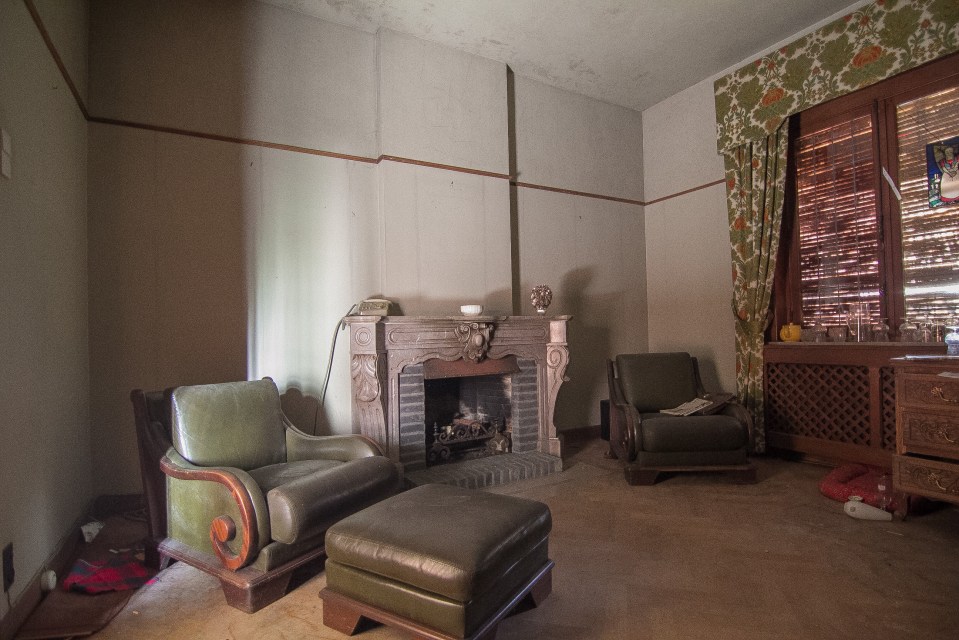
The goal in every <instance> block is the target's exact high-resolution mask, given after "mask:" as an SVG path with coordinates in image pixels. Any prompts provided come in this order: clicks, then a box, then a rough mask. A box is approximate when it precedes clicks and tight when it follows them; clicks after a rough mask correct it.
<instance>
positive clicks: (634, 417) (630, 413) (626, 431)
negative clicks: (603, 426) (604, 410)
mask: <svg viewBox="0 0 959 640" xmlns="http://www.w3.org/2000/svg"><path fill="white" fill-rule="evenodd" d="M606 372H607V379H608V383H609V448H610V450H611V451H612V454H613V456H614V457H616V458H619V459H620V460H623V461H624V462H632V461H633V460H635V459H636V452H637V451H640V450H641V449H642V446H643V434H642V430H641V429H640V423H641V422H642V417H641V416H640V415H639V412H638V411H636V407H634V406H633V405H631V404H630V403H629V402H627V401H626V398H625V397H624V396H623V391H622V388H620V386H619V377H618V376H617V374H616V363H615V362H614V361H612V360H607V362H606Z"/></svg>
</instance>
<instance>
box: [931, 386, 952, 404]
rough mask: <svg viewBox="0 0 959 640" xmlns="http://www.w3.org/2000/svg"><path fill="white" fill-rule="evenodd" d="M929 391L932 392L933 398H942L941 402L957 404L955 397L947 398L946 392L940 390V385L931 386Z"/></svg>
mask: <svg viewBox="0 0 959 640" xmlns="http://www.w3.org/2000/svg"><path fill="white" fill-rule="evenodd" d="M929 393H931V394H932V397H933V398H937V399H939V400H942V401H943V402H949V403H952V404H959V400H956V399H955V398H947V397H946V394H944V393H943V392H942V387H933V388H932V390H931V391H930V392H929Z"/></svg>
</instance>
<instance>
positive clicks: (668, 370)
mask: <svg viewBox="0 0 959 640" xmlns="http://www.w3.org/2000/svg"><path fill="white" fill-rule="evenodd" d="M607 374H608V380H609V398H610V402H609V404H610V416H609V430H610V435H609V443H610V454H611V456H612V457H615V458H619V459H620V460H622V461H623V463H624V465H625V474H626V481H627V482H628V483H629V484H631V485H637V484H643V485H651V484H654V483H655V482H656V479H657V477H658V476H659V474H660V473H662V472H666V471H725V472H729V473H731V474H732V475H734V476H735V477H736V479H737V480H738V481H740V482H755V481H756V469H755V467H753V466H752V465H751V464H750V463H749V460H748V454H749V447H750V444H751V442H752V417H751V416H750V415H749V412H748V411H747V410H746V409H745V407H743V406H742V405H740V404H738V403H736V402H731V401H727V402H725V403H721V404H719V405H717V406H716V408H715V412H713V413H710V415H689V416H671V415H667V414H663V413H660V411H661V410H663V409H671V408H674V407H677V406H679V405H681V404H683V403H685V402H688V401H690V400H693V399H695V398H703V397H707V396H708V395H709V394H707V393H706V391H705V390H704V389H703V385H702V381H701V380H700V376H699V366H698V363H697V362H696V359H695V358H693V357H691V356H690V355H689V354H688V353H682V352H678V353H630V354H620V355H618V356H616V357H615V359H613V360H609V361H608V362H607ZM717 395H718V394H717ZM713 397H714V398H715V397H716V396H713ZM706 411H707V412H708V411H709V410H708V409H707V410H706Z"/></svg>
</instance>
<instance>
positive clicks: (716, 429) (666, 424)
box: [641, 413, 746, 453]
mask: <svg viewBox="0 0 959 640" xmlns="http://www.w3.org/2000/svg"><path fill="white" fill-rule="evenodd" d="M641 429H642V432H643V450H644V451H650V452H658V453H666V452H678V451H733V450H736V449H742V448H743V447H745V446H746V430H745V429H744V428H743V426H742V424H740V422H739V420H737V419H736V418H733V417H732V416H726V415H711V416H668V415H663V414H661V413H646V414H643V415H642V422H641Z"/></svg>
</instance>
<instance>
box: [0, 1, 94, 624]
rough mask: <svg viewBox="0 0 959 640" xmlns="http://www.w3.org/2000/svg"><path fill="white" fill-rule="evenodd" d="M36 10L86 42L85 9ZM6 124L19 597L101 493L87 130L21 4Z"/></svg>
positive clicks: (5, 526) (4, 290)
mask: <svg viewBox="0 0 959 640" xmlns="http://www.w3.org/2000/svg"><path fill="white" fill-rule="evenodd" d="M38 4H39V9H40V10H41V11H42V13H43V14H44V15H45V16H48V17H49V19H50V21H51V24H54V25H56V27H55V33H56V35H57V36H58V37H62V38H68V37H72V36H76V37H77V38H79V40H78V41H74V40H72V39H63V40H61V42H62V43H63V45H64V50H65V51H68V52H75V51H77V50H82V49H83V48H84V47H85V44H84V41H83V34H85V33H86V24H85V21H86V11H85V7H84V5H83V4H82V3H79V4H78V5H77V6H74V7H71V8H65V7H63V6H62V4H61V3H55V2H42V3H38ZM77 7H79V8H77ZM61 10H62V11H61ZM65 57H66V58H67V59H68V62H69V63H72V62H73V61H75V60H77V59H78V58H77V57H76V56H74V55H73V54H72V53H71V54H68V55H67V56H65ZM80 58H82V56H81V57H80ZM74 69H76V70H77V71H78V73H80V74H82V73H83V71H82V65H81V66H78V67H74ZM78 79H79V82H78V84H80V85H81V86H83V85H85V78H83V77H82V75H81V76H78ZM0 127H2V128H3V129H4V130H5V131H7V132H8V133H9V135H10V138H11V140H12V150H13V154H12V160H13V162H12V177H11V178H4V177H0V301H2V302H0V378H2V380H3V384H2V385H0V406H2V407H3V413H2V417H0V547H2V546H5V545H6V544H7V543H11V542H12V543H13V549H14V567H15V569H16V580H15V581H14V583H13V588H12V590H11V592H10V597H11V601H13V602H16V601H17V599H18V598H20V597H21V596H22V594H23V592H24V588H25V587H26V586H27V584H29V582H30V581H31V579H32V578H33V577H34V576H35V575H36V574H37V573H38V572H39V571H40V570H41V568H42V567H43V563H44V562H45V561H46V560H47V559H49V557H50V556H51V554H52V553H53V552H54V550H55V549H56V548H57V547H58V545H59V543H60V541H61V539H62V538H63V536H64V535H65V534H67V533H68V532H70V531H71V530H72V525H73V524H74V523H75V522H76V521H77V520H78V519H80V517H81V516H83V515H84V513H85V510H86V508H87V506H88V505H89V501H90V499H91V498H92V497H93V494H92V490H91V478H90V468H91V467H90V446H91V442H90V430H89V373H88V355H87V331H88V323H87V269H86V262H87V224H86V201H87V190H86V172H87V124H86V122H85V121H84V118H83V116H82V114H81V112H80V110H79V108H78V107H77V103H76V101H75V100H74V98H73V96H72V95H71V93H70V91H69V89H68V88H67V86H66V85H65V83H64V82H63V79H62V77H61V75H60V73H59V71H58V70H57V67H56V65H55V64H54V61H53V58H52V57H51V56H50V54H49V52H48V51H47V48H46V46H45V45H44V43H43V40H42V39H41V36H40V33H39V32H38V30H37V28H36V27H35V26H34V23H33V21H32V20H31V18H30V15H29V13H28V12H27V9H26V7H25V5H24V3H22V2H0ZM6 613H7V598H6V597H3V598H0V617H2V616H3V615H5V614H6Z"/></svg>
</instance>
